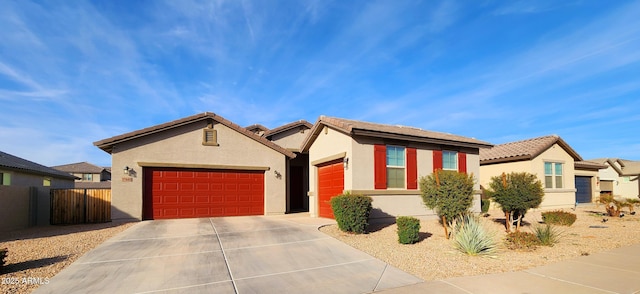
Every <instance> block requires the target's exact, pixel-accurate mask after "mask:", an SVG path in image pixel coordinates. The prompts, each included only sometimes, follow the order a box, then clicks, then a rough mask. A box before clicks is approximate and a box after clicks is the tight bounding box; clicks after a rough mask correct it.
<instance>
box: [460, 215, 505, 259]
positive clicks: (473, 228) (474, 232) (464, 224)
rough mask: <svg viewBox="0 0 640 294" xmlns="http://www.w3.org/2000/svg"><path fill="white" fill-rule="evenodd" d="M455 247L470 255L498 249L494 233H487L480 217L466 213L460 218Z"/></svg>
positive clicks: (483, 253) (488, 252) (487, 252)
mask: <svg viewBox="0 0 640 294" xmlns="http://www.w3.org/2000/svg"><path fill="white" fill-rule="evenodd" d="M453 241H454V246H455V248H456V249H457V250H458V251H460V252H462V253H465V254H468V255H487V254H491V253H493V252H494V251H495V250H496V246H497V244H496V242H495V241H494V240H493V235H491V234H489V233H487V231H486V230H485V229H484V227H483V226H482V223H481V222H480V219H479V218H478V217H476V216H473V215H465V216H463V217H461V218H459V219H458V221H457V223H456V226H455V229H454V235H453Z"/></svg>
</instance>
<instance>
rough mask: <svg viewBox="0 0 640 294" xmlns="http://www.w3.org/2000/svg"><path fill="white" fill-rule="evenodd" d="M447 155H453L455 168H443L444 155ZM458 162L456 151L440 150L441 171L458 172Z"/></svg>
mask: <svg viewBox="0 0 640 294" xmlns="http://www.w3.org/2000/svg"><path fill="white" fill-rule="evenodd" d="M448 153H453V154H454V156H453V158H454V159H455V161H456V167H455V168H445V167H444V155H445V154H448ZM459 164H460V163H459V162H458V151H452V150H442V169H443V170H453V171H458V167H459Z"/></svg>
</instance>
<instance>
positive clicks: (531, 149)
mask: <svg viewBox="0 0 640 294" xmlns="http://www.w3.org/2000/svg"><path fill="white" fill-rule="evenodd" d="M556 143H557V144H558V145H560V146H561V147H562V148H563V149H564V150H565V151H567V153H569V155H571V156H572V157H573V158H574V159H575V160H576V161H581V160H582V157H580V155H579V154H578V153H577V152H576V151H575V150H573V148H571V146H569V144H567V142H565V141H564V140H562V138H560V136H558V135H550V136H543V137H538V138H532V139H526V140H522V141H516V142H509V143H505V144H500V145H495V146H493V147H492V148H489V149H480V165H482V164H490V163H500V162H510V161H520V160H531V159H533V158H535V157H536V156H538V155H540V154H541V153H542V152H544V151H545V150H547V149H549V148H551V146H553V144H556Z"/></svg>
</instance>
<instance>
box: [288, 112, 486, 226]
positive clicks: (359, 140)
mask: <svg viewBox="0 0 640 294" xmlns="http://www.w3.org/2000/svg"><path fill="white" fill-rule="evenodd" d="M491 146H492V145H491V144H490V143H487V142H483V141H480V140H476V139H473V138H467V137H463V136H457V135H452V134H445V133H439V132H432V131H426V130H421V129H418V128H413V127H405V126H392V125H384V124H376V123H369V122H363V121H354V120H347V119H342V118H333V117H325V116H321V117H320V118H319V119H318V121H317V122H316V123H315V125H314V126H313V128H312V129H311V130H310V132H309V135H308V137H307V138H306V139H305V140H304V142H303V143H302V147H301V148H300V149H301V151H302V152H303V153H308V154H309V161H310V163H309V212H310V214H311V216H320V217H329V218H331V217H333V213H332V210H331V206H330V203H329V200H330V199H331V198H332V197H333V196H335V195H338V194H342V193H343V192H345V191H347V192H351V193H353V194H364V195H368V196H371V197H372V198H373V203H372V205H373V208H374V210H373V211H372V214H371V218H374V219H376V218H377V219H380V218H390V217H396V216H401V215H403V216H416V217H421V218H424V217H431V216H433V215H434V212H433V211H431V210H430V209H427V208H426V207H425V205H424V204H423V202H422V198H421V196H420V190H419V179H420V177H423V176H427V175H429V174H431V173H432V172H433V171H434V170H436V169H445V170H456V171H462V172H467V173H471V174H473V175H474V177H476V179H477V177H478V173H479V155H478V154H479V149H481V148H488V147H491ZM475 190H476V199H475V200H476V201H474V206H473V210H474V211H478V212H479V211H480V199H479V195H480V186H479V185H478V184H476V187H475Z"/></svg>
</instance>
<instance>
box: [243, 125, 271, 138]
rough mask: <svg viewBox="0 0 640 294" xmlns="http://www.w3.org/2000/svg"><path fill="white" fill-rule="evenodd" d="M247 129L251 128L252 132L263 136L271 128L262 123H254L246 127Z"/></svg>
mask: <svg viewBox="0 0 640 294" xmlns="http://www.w3.org/2000/svg"><path fill="white" fill-rule="evenodd" d="M245 129H247V130H249V131H250V132H252V133H254V134H256V135H258V136H263V135H264V133H266V132H267V131H269V128H267V127H265V126H263V125H261V124H253V125H250V126H247V127H245Z"/></svg>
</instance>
